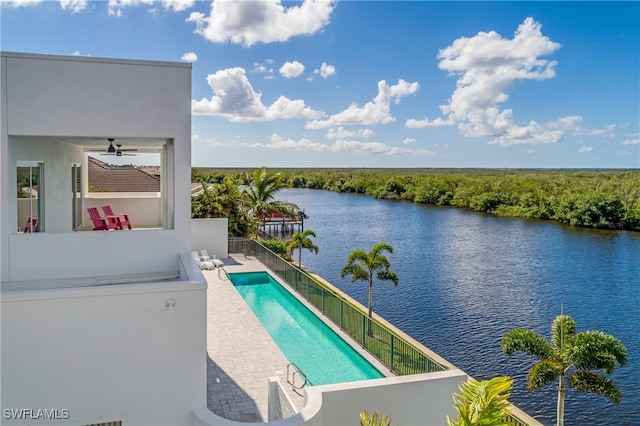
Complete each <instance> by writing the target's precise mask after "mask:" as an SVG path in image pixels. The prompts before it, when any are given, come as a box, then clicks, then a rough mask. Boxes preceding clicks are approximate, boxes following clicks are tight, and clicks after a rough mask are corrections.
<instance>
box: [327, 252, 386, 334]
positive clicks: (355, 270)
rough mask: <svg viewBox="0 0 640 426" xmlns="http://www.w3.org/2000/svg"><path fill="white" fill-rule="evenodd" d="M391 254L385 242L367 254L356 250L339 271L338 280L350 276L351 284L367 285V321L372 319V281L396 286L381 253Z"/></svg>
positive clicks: (384, 257)
mask: <svg viewBox="0 0 640 426" xmlns="http://www.w3.org/2000/svg"><path fill="white" fill-rule="evenodd" d="M385 252H389V253H393V247H391V244H389V243H386V242H380V243H378V244H376V245H375V246H373V248H372V249H371V251H370V252H369V253H367V252H366V251H364V250H363V249H356V250H354V251H352V252H351V253H349V256H348V257H347V264H346V265H345V266H344V267H343V268H342V270H340V278H344V277H345V276H347V275H351V282H354V281H365V282H368V283H369V320H371V318H372V317H373V279H374V277H375V278H377V279H379V280H380V281H391V282H393V284H394V285H396V286H397V285H398V281H399V280H398V275H397V274H396V273H395V272H394V271H392V270H391V269H390V266H391V265H390V263H389V259H388V258H387V256H385V255H384V254H383V253H385ZM369 335H371V321H369Z"/></svg>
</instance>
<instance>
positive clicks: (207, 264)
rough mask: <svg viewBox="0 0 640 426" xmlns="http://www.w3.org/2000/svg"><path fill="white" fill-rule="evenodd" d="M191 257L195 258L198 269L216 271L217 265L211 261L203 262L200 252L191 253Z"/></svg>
mask: <svg viewBox="0 0 640 426" xmlns="http://www.w3.org/2000/svg"><path fill="white" fill-rule="evenodd" d="M191 256H193V258H194V260H195V261H196V263H197V264H198V267H199V268H200V269H201V270H204V269H206V270H209V271H210V270H212V269H216V265H214V264H213V262H212V261H210V260H202V259H201V258H200V256H199V255H198V252H196V251H192V252H191Z"/></svg>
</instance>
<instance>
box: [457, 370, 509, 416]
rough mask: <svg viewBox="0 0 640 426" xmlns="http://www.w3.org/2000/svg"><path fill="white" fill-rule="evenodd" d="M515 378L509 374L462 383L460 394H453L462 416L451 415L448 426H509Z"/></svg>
mask: <svg viewBox="0 0 640 426" xmlns="http://www.w3.org/2000/svg"><path fill="white" fill-rule="evenodd" d="M512 386H513V379H512V378H510V377H508V376H500V377H494V378H492V379H489V380H482V381H480V382H477V381H466V382H463V383H461V384H460V393H456V394H453V401H454V403H455V409H456V411H457V412H458V419H457V420H452V419H450V418H449V416H447V424H448V426H502V425H504V426H508V425H510V424H511V423H510V422H509V420H508V416H509V414H510V412H509V409H508V407H509V406H510V405H511V404H510V403H509V401H507V399H508V398H509V397H510V396H511V387H512Z"/></svg>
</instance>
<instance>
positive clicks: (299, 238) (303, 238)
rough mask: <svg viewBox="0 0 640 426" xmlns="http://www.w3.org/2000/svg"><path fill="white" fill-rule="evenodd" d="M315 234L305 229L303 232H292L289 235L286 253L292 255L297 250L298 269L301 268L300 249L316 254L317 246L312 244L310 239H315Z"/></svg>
mask: <svg viewBox="0 0 640 426" xmlns="http://www.w3.org/2000/svg"><path fill="white" fill-rule="evenodd" d="M315 236H316V233H315V232H313V230H312V229H307V230H305V231H304V232H294V233H293V235H291V239H290V240H289V241H287V253H289V255H291V254H293V251H294V250H298V267H299V268H302V249H305V250H309V251H312V252H314V253H318V250H319V249H318V246H317V245H315V244H313V241H311V238H309V237H315Z"/></svg>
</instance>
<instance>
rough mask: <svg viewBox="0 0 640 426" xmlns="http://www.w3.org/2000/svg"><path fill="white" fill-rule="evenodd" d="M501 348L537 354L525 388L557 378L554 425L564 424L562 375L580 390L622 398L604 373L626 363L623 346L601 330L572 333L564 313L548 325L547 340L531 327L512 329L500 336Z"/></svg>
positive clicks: (572, 325) (572, 323) (534, 388)
mask: <svg viewBox="0 0 640 426" xmlns="http://www.w3.org/2000/svg"><path fill="white" fill-rule="evenodd" d="M501 346H502V351H503V352H504V353H505V354H507V355H511V354H513V353H514V352H516V351H522V352H525V353H527V354H529V355H533V356H534V357H536V358H538V360H539V361H538V362H537V363H535V364H534V365H533V367H532V368H531V370H530V371H529V377H528V381H527V388H528V389H529V390H530V391H532V392H534V391H537V390H539V389H541V388H543V387H544V386H546V385H548V384H550V383H553V382H555V381H556V380H557V381H558V412H557V421H556V424H557V426H562V425H563V424H564V395H565V375H567V374H569V372H570V370H572V371H573V372H572V373H571V374H569V376H568V381H567V385H568V386H569V387H572V388H574V389H576V390H578V391H581V392H594V393H597V394H600V395H603V396H606V397H608V398H610V399H611V400H612V401H613V402H614V403H616V404H619V403H620V399H621V398H622V396H621V394H620V390H619V389H618V387H617V386H616V384H615V383H614V382H613V381H612V380H611V379H609V378H608V377H606V376H604V375H602V374H599V373H597V372H595V371H594V370H602V371H603V372H604V373H605V374H610V373H611V372H613V370H615V368H616V367H617V365H620V366H622V365H625V364H626V363H627V348H626V347H625V346H624V345H623V344H622V343H621V342H620V341H619V340H618V339H616V338H615V337H613V336H611V335H609V334H606V333H603V332H601V331H583V332H580V333H576V323H575V321H573V319H572V318H571V317H570V316H568V315H564V314H560V315H558V316H557V317H556V318H555V319H554V320H553V324H552V325H551V342H547V341H546V340H545V339H544V337H542V336H541V335H540V334H538V333H536V332H535V331H531V330H523V329H515V330H511V331H510V332H508V333H507V334H505V336H504V337H503V338H502V343H501Z"/></svg>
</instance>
